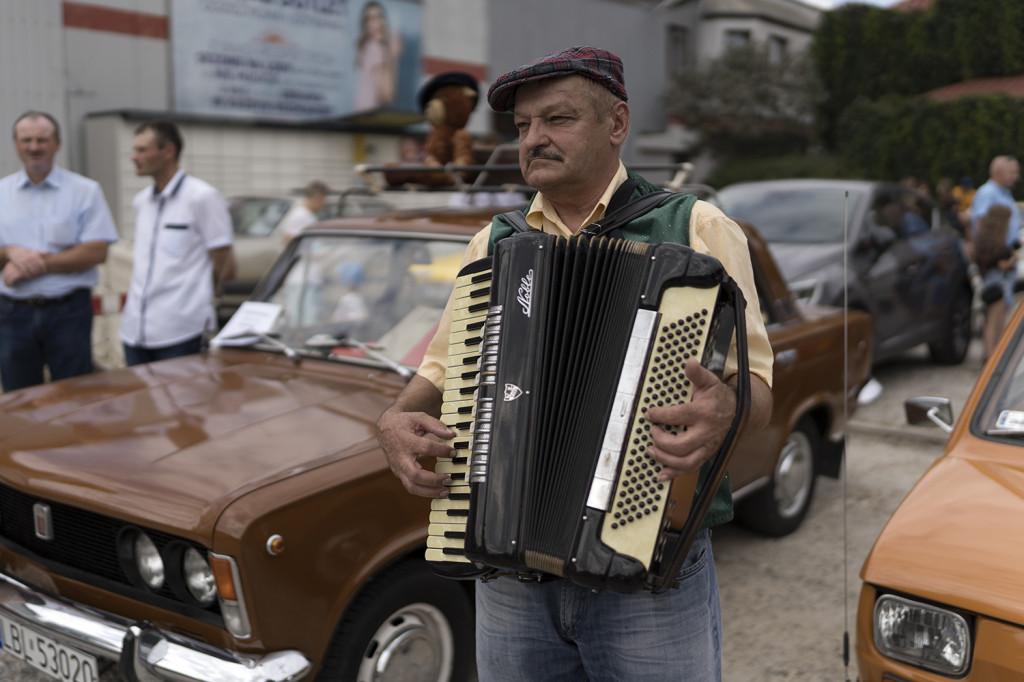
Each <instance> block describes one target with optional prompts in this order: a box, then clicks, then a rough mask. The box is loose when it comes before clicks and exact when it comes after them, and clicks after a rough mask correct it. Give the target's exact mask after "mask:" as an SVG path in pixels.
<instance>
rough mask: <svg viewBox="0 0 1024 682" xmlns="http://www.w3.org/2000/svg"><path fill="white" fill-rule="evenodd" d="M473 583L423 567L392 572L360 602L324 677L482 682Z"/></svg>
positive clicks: (360, 681) (342, 628) (332, 649)
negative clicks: (477, 675) (478, 668)
mask: <svg viewBox="0 0 1024 682" xmlns="http://www.w3.org/2000/svg"><path fill="white" fill-rule="evenodd" d="M473 609H474V607H473V599H472V593H471V591H470V590H468V589H467V588H466V584H465V583H461V582H458V581H455V580H449V579H446V578H441V577H439V576H437V575H435V574H434V573H432V572H431V571H430V569H429V568H428V567H427V565H426V563H424V562H422V561H408V562H405V563H402V564H399V565H398V566H396V567H394V568H393V569H390V570H389V571H387V572H385V573H384V574H382V575H381V576H379V577H378V578H376V579H375V580H374V581H373V582H372V583H370V584H369V585H368V586H367V587H366V588H365V589H363V591H362V592H360V593H359V595H358V596H357V597H356V599H355V600H354V601H353V603H352V605H351V606H350V607H349V609H348V611H347V612H346V614H345V617H344V618H343V619H342V621H341V623H340V624H339V625H338V629H337V632H336V633H335V635H334V638H333V640H332V641H331V644H330V646H329V648H328V651H327V654H326V655H325V656H324V662H323V665H322V666H321V667H320V672H319V673H318V675H317V679H318V680H322V681H323V682H327V681H336V680H353V681H355V682H371V681H373V682H386V681H388V680H393V681H401V682H405V681H406V680H414V681H418V682H446V681H447V680H452V682H462V681H468V680H472V679H474V676H475V670H476V661H475V658H474V656H475V653H474V649H475V641H474V637H475V625H474V616H473Z"/></svg>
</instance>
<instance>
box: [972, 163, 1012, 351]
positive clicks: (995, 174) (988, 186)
mask: <svg viewBox="0 0 1024 682" xmlns="http://www.w3.org/2000/svg"><path fill="white" fill-rule="evenodd" d="M988 176H989V177H988V182H986V183H985V184H984V185H982V186H981V187H979V188H978V191H977V192H976V193H975V195H974V201H972V202H971V238H972V240H973V238H974V235H976V234H977V233H978V220H979V219H980V218H981V217H982V216H984V215H985V214H986V213H988V211H989V209H990V208H992V206H995V205H996V204H1001V205H1003V206H1007V207H1009V209H1010V227H1009V229H1008V230H1007V232H1006V243H1007V244H1009V245H1010V246H1011V247H1012V248H1013V249H1014V251H1016V250H1017V249H1018V248H1019V247H1020V209H1019V208H1018V207H1017V202H1016V201H1015V200H1014V198H1013V192H1012V189H1013V186H1014V185H1016V184H1017V182H1018V181H1019V180H1020V162H1018V161H1017V159H1015V158H1013V157H1012V156H997V157H995V158H994V159H992V162H991V163H990V164H989V168H988ZM984 283H985V284H986V285H988V284H991V285H992V287H993V288H995V287H996V284H998V285H1000V286H1001V287H1002V290H1003V295H1002V297H1001V298H999V299H997V300H995V301H992V302H991V303H988V304H987V305H986V306H985V326H984V328H983V329H982V334H981V338H982V341H983V345H984V349H985V350H984V352H985V357H986V358H988V356H989V355H991V354H992V351H993V350H995V347H996V343H997V342H998V341H999V336H1000V335H1001V334H1002V332H1003V327H1004V326H1005V325H1006V315H1007V312H1008V311H1009V310H1010V307H1011V306H1012V305H1013V290H1014V287H1015V286H1016V283H1017V264H1016V263H1014V264H1013V265H1011V266H1010V267H1009V268H1007V269H1005V270H1000V269H997V268H993V269H991V270H990V272H989V273H988V274H987V275H986V276H985V282H984Z"/></svg>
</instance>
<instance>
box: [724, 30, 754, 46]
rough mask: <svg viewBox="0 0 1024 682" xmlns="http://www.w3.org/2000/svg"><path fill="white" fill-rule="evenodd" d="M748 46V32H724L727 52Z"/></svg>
mask: <svg viewBox="0 0 1024 682" xmlns="http://www.w3.org/2000/svg"><path fill="white" fill-rule="evenodd" d="M749 45H750V31H737V30H731V31H726V32H725V48H726V49H727V50H737V49H743V48H745V47H747V46H749Z"/></svg>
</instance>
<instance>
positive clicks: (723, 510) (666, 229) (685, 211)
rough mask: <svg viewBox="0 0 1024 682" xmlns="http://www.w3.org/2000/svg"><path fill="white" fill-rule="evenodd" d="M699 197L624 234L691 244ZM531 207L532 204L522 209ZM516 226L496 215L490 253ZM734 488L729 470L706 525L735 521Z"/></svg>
mask: <svg viewBox="0 0 1024 682" xmlns="http://www.w3.org/2000/svg"><path fill="white" fill-rule="evenodd" d="M629 179H630V180H632V181H633V182H634V183H636V188H635V189H634V190H633V193H632V194H631V195H630V197H629V199H630V201H632V200H633V199H636V198H638V197H641V196H643V195H645V194H650V193H651V192H660V191H661V188H660V187H658V186H656V185H652V184H651V183H650V182H648V181H647V180H645V179H644V178H643V177H641V176H640V175H637V174H636V173H634V172H632V171H629ZM696 201H697V197H695V196H694V195H692V194H675V195H674V196H671V197H669V198H668V199H667V200H666V201H665V202H664V203H662V204H661V205H659V206H656V207H655V208H653V209H651V210H650V211H648V212H647V213H645V214H644V215H642V216H639V217H637V218H635V219H634V220H632V221H630V222H629V223H627V224H626V225H623V226H622V228H621V231H622V236H623V238H625V239H630V240H632V241H636V242H644V243H646V244H662V243H665V242H673V243H676V244H682V245H683V246H689V245H690V212H691V211H692V209H693V205H694V203H696ZM527 211H529V204H528V205H527V207H526V209H525V210H524V211H523V212H524V213H526V212H527ZM514 232H515V230H514V229H513V228H512V226H511V225H510V224H508V223H507V222H505V221H504V220H503V219H501V216H495V217H494V219H493V220H492V221H491V235H490V240H489V241H488V244H487V254H488V255H491V254H493V253H494V245H495V244H496V243H497V242H498V241H500V240H502V239H505V238H506V237H510V236H512V234H513V233H514ZM710 469H711V462H710V461H708V462H706V463H705V464H704V467H703V468H702V469H701V471H700V477H699V478H698V489H700V486H703V485H704V480H705V478H706V477H707V476H708V474H709V472H710ZM732 517H733V510H732V488H731V486H730V485H729V473H728V472H726V474H725V477H724V478H723V479H722V484H721V485H720V486H719V487H718V491H717V492H716V493H715V497H714V499H713V500H712V501H711V507H710V508H709V509H708V513H707V516H706V517H705V518H704V528H710V527H712V526H717V525H719V524H722V523H727V522H729V521H732Z"/></svg>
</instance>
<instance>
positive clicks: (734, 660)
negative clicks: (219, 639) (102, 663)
mask: <svg viewBox="0 0 1024 682" xmlns="http://www.w3.org/2000/svg"><path fill="white" fill-rule="evenodd" d="M978 343H979V342H978V341H977V340H975V342H974V345H973V346H972V348H971V353H970V357H969V358H968V360H967V362H965V363H964V364H963V365H961V366H957V367H937V366H935V365H932V364H931V363H930V362H928V360H927V355H926V353H925V352H924V351H923V349H922V350H921V351H920V352H914V353H911V354H909V355H908V356H906V357H905V358H902V359H901V360H900V361H899V362H895V363H891V364H889V365H886V366H883V367H880V368H878V369H877V370H876V373H875V377H876V379H877V380H878V381H879V382H880V383H881V384H882V388H883V391H882V394H881V396H880V397H879V398H878V399H877V400H876V401H875V402H873V403H871V404H869V405H864V406H861V407H860V408H858V410H857V411H856V413H855V414H854V415H853V419H852V421H851V428H850V430H849V431H850V433H849V436H848V456H847V469H846V477H845V481H844V480H838V481H837V480H831V479H819V482H818V489H817V493H816V496H815V502H814V505H813V506H812V508H811V511H810V514H809V515H808V518H807V520H806V522H805V523H804V525H803V526H802V527H801V529H800V530H798V531H797V532H796V533H794V534H793V535H791V536H789V537H786V538H781V539H771V538H764V537H761V536H757V535H754V534H751V533H748V532H746V531H744V530H743V529H741V528H738V527H736V526H734V525H728V526H725V527H722V528H720V529H717V530H716V531H715V540H714V547H715V556H716V562H717V564H718V571H719V581H720V583H721V590H722V609H723V618H724V621H725V622H724V655H723V660H724V666H725V671H724V672H725V680H726V682H761V681H766V682H781V681H786V682H797V681H799V682H830V681H832V680H836V681H838V682H842V681H843V680H846V679H850V680H855V679H856V670H855V666H854V664H853V663H852V661H851V665H850V667H849V669H847V668H846V667H844V666H843V662H842V643H843V633H844V632H846V631H847V629H848V630H849V633H850V638H851V639H850V643H851V651H852V644H853V636H854V631H853V628H854V617H855V612H854V610H855V609H856V599H857V593H858V590H859V589H860V585H859V582H858V578H857V574H858V572H859V570H860V566H861V564H862V563H863V561H864V558H865V557H866V556H867V552H868V550H869V549H870V547H871V544H872V543H873V542H874V539H875V538H876V537H877V535H878V533H879V531H880V530H881V529H882V526H883V525H884V523H885V521H886V520H887V519H888V518H889V515H890V514H891V513H892V511H893V510H894V509H895V508H896V506H897V505H898V504H899V501H900V500H901V499H902V498H903V496H904V495H905V494H906V492H907V490H909V488H910V486H911V485H913V483H914V482H915V481H916V480H917V479H918V477H919V476H920V475H921V473H923V472H924V470H925V469H926V468H927V467H928V465H929V464H931V462H932V461H934V459H935V458H936V457H938V456H939V455H940V454H941V453H942V443H944V442H945V436H944V435H943V434H942V432H941V431H939V430H938V429H937V428H935V427H929V426H913V427H912V426H908V425H906V424H905V423H904V418H903V401H904V400H905V399H906V398H909V397H913V396H916V395H938V396H946V397H949V398H951V399H952V401H953V407H954V409H955V413H956V414H959V412H960V410H961V409H962V408H963V405H964V402H965V400H966V398H967V395H968V393H969V391H970V389H971V386H972V385H973V383H974V380H975V378H976V376H977V374H978V370H979V368H980V367H979V362H980V360H979V358H980V348H979V347H978ZM844 498H845V501H844ZM49 679H50V678H48V677H45V676H43V675H42V674H41V673H38V672H36V671H34V670H32V669H30V668H27V667H26V666H25V665H24V664H22V663H20V662H18V661H14V660H11V659H9V658H8V657H7V656H5V655H0V681H3V682H7V681H8V680H12V681H13V680H17V681H18V682H45V681H46V680H49ZM101 680H102V682H122V678H121V677H120V676H119V675H117V673H116V671H113V670H108V671H106V672H105V673H104V674H103V675H102V677H101Z"/></svg>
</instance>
